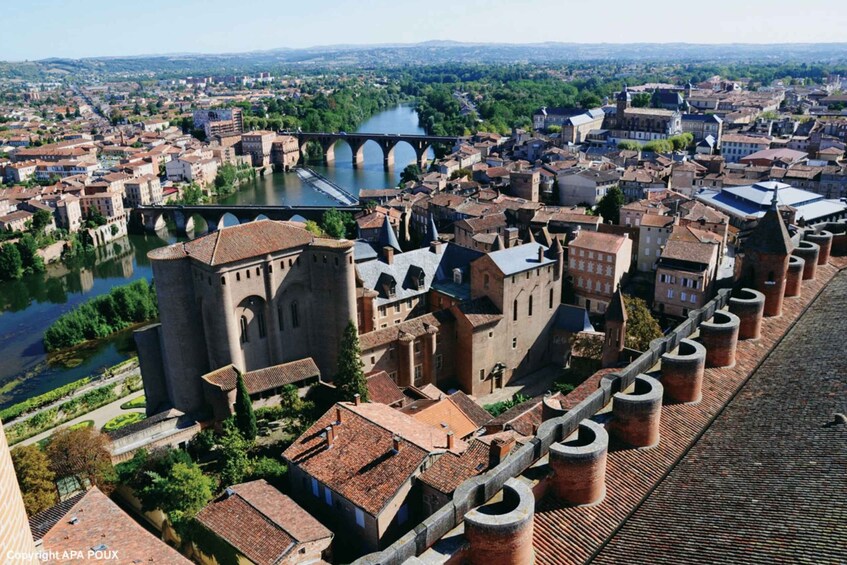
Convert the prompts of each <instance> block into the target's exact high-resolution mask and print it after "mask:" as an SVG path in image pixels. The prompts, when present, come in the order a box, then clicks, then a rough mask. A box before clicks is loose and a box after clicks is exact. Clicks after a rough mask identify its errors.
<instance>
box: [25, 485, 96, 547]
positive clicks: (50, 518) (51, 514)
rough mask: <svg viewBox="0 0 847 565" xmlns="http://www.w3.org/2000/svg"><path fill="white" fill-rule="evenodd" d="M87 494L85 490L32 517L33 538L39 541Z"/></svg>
mask: <svg viewBox="0 0 847 565" xmlns="http://www.w3.org/2000/svg"><path fill="white" fill-rule="evenodd" d="M83 496H85V491H83V492H80V493H77V494H75V495H73V496H72V497H70V498H69V499H67V500H63V501H62V502H60V503H58V504H56V505H55V506H51V507H50V508H48V509H47V510H43V511H41V512H39V513H38V514H35V515H34V516H32V517H30V519H29V529H30V531H31V532H32V539H33V540H35V541H36V542H38V541H39V540H40V539H41V538H43V537H44V535H45V534H46V533H47V532H49V531H50V528H52V527H53V526H55V525H56V524H57V523H58V522H59V520H61V519H62V518H64V517H65V516H66V515H67V513H68V511H70V509H71V508H73V507H74V505H75V504H76V503H77V502H79V501H80V500H81V499H82V497H83Z"/></svg>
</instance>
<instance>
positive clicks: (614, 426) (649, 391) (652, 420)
mask: <svg viewBox="0 0 847 565" xmlns="http://www.w3.org/2000/svg"><path fill="white" fill-rule="evenodd" d="M663 394H664V388H663V387H662V383H660V382H659V381H657V380H656V379H654V378H653V377H648V376H647V375H638V376H637V377H635V390H634V391H633V392H632V394H625V393H622V392H619V393H617V394H615V396H614V400H613V401H612V420H611V421H610V422H609V430H610V431H611V432H612V435H613V436H615V438H617V439H618V440H620V441H622V442H624V443H626V444H627V445H631V446H633V447H653V446H654V445H657V444H658V443H659V424H660V423H661V417H662V395H663Z"/></svg>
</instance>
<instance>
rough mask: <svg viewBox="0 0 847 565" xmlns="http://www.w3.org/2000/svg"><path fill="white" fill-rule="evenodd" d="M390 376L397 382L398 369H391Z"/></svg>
mask: <svg viewBox="0 0 847 565" xmlns="http://www.w3.org/2000/svg"><path fill="white" fill-rule="evenodd" d="M388 376H389V378H391V380H392V381H394V383H395V384H396V383H397V371H391V372H390V373H388Z"/></svg>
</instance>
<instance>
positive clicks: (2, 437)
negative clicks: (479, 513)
mask: <svg viewBox="0 0 847 565" xmlns="http://www.w3.org/2000/svg"><path fill="white" fill-rule="evenodd" d="M0 427H2V422H0ZM0 501H2V503H0V550H2V552H3V553H2V555H0V561H2V562H3V563H37V562H38V561H35V560H33V561H28V560H26V556H25V555H24V556H20V555H19V556H17V557H15V555H16V554H17V553H18V552H23V553H30V554H31V553H34V552H35V544H34V543H33V541H32V534H31V533H30V531H29V522H28V521H27V516H26V511H25V510H24V501H23V498H21V490H20V487H19V486H18V479H17V477H16V476H15V469H14V467H12V457H11V455H10V454H9V444H8V443H6V434H5V433H3V432H2V431H0Z"/></svg>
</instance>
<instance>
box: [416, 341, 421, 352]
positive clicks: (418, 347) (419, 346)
mask: <svg viewBox="0 0 847 565" xmlns="http://www.w3.org/2000/svg"><path fill="white" fill-rule="evenodd" d="M420 352H421V342H419V341H415V353H420Z"/></svg>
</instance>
